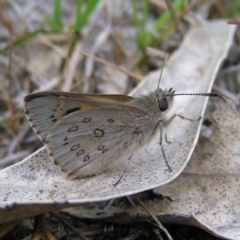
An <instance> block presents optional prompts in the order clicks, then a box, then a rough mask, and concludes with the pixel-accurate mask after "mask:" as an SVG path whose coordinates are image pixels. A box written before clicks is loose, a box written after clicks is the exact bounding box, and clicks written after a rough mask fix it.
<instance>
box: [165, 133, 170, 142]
mask: <svg viewBox="0 0 240 240" xmlns="http://www.w3.org/2000/svg"><path fill="white" fill-rule="evenodd" d="M165 141H166V143H168V144H170V143H171V141H168V139H167V134H165Z"/></svg>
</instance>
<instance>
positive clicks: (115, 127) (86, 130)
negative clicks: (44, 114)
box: [46, 107, 137, 178]
mask: <svg viewBox="0 0 240 240" xmlns="http://www.w3.org/2000/svg"><path fill="white" fill-rule="evenodd" d="M135 121H137V119H136V116H135V115H134V114H132V113H131V112H130V111H128V110H127V109H124V108H119V107H102V108H95V109H91V110H83V111H77V112H74V113H71V114H69V115H67V116H65V117H63V118H62V119H61V120H59V121H58V122H57V123H56V124H55V125H54V126H53V127H52V128H51V130H50V131H49V132H48V136H47V140H46V146H47V148H48V151H49V155H50V156H51V158H52V159H53V161H54V163H55V164H57V165H58V166H59V167H60V168H61V170H62V171H63V172H65V173H66V174H67V175H68V176H69V177H70V178H76V177H86V176H91V175H97V174H99V173H101V172H103V171H104V170H106V169H107V168H108V167H109V165H110V164H111V163H112V162H113V161H114V160H116V159H118V158H119V157H121V156H123V155H127V154H131V153H132V152H133V151H134V150H135V145H134V144H132V143H133V142H132V140H131V139H132V135H133V132H134V126H135ZM128 157H129V156H128Z"/></svg>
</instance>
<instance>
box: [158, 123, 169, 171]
mask: <svg viewBox="0 0 240 240" xmlns="http://www.w3.org/2000/svg"><path fill="white" fill-rule="evenodd" d="M159 125H160V141H159V145H160V147H161V149H162V155H163V158H164V161H165V163H166V165H167V167H168V169H169V172H172V169H171V167H170V166H169V164H168V161H167V158H166V155H165V153H164V150H163V146H162V134H163V121H162V120H160V121H159Z"/></svg>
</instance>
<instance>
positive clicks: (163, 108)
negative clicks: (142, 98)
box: [158, 98, 168, 112]
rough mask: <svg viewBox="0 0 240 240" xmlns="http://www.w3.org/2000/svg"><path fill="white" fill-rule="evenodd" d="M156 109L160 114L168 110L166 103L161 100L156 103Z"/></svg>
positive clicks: (164, 100)
mask: <svg viewBox="0 0 240 240" xmlns="http://www.w3.org/2000/svg"><path fill="white" fill-rule="evenodd" d="M158 108H159V110H160V111H161V112H164V111H166V110H167V109H168V101H167V100H166V99H165V98H163V99H162V100H161V101H159V102H158Z"/></svg>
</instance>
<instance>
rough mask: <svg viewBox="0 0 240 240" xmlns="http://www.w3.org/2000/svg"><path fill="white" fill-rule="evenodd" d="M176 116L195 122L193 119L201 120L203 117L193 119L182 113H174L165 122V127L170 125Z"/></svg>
mask: <svg viewBox="0 0 240 240" xmlns="http://www.w3.org/2000/svg"><path fill="white" fill-rule="evenodd" d="M175 117H179V118H181V119H183V120H188V121H191V122H193V121H199V120H200V119H201V117H199V118H198V119H192V118H187V117H184V116H183V115H181V114H173V115H172V116H171V117H170V118H169V119H168V120H167V121H166V122H165V123H164V126H165V127H166V126H168V125H169V124H170V123H171V122H172V120H173V119H174V118H175Z"/></svg>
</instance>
